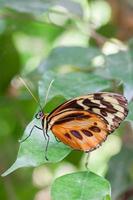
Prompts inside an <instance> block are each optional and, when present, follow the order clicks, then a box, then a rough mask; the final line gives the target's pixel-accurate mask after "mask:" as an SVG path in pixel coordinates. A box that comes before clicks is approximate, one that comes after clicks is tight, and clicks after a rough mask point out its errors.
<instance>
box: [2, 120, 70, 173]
mask: <svg viewBox="0 0 133 200" xmlns="http://www.w3.org/2000/svg"><path fill="white" fill-rule="evenodd" d="M35 124H36V125H38V126H39V127H41V124H40V120H37V119H33V121H32V122H31V123H30V124H29V125H28V126H27V128H26V130H25V133H24V136H23V139H24V138H26V136H27V135H29V133H30V130H31V128H32V127H33V126H34V125H35ZM48 134H49V136H50V142H49V146H48V152H47V157H48V159H49V160H48V161H47V160H46V159H45V147H46V142H47V141H46V140H45V138H44V136H43V132H42V131H41V130H39V129H37V128H35V129H34V131H33V132H32V134H31V136H30V137H29V138H28V139H27V140H26V141H25V142H22V143H21V144H20V148H19V152H18V156H17V159H16V161H15V162H14V164H13V165H12V166H11V167H10V168H9V169H8V170H7V171H6V172H5V173H4V174H3V176H6V175H8V174H10V173H11V172H13V171H15V170H16V169H18V168H21V167H31V166H33V167H35V166H39V165H41V164H44V163H56V162H59V161H61V160H62V159H64V158H65V157H66V156H67V155H68V154H69V153H70V152H71V149H70V148H69V147H68V146H66V145H64V144H63V143H61V142H57V141H56V139H55V137H54V135H53V134H52V133H51V132H50V131H49V132H48Z"/></svg>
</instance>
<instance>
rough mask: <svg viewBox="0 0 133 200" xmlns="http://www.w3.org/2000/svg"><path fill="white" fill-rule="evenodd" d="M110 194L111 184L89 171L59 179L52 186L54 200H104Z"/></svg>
mask: <svg viewBox="0 0 133 200" xmlns="http://www.w3.org/2000/svg"><path fill="white" fill-rule="evenodd" d="M110 193H111V188H110V184H109V182H108V181H107V180H106V179H104V178H103V177H100V176H98V175H96V174H94V173H92V172H89V171H88V172H87V171H86V172H77V173H72V174H68V175H65V176H62V177H59V178H57V179H56V180H55V182H54V183H53V185H52V200H59V199H63V200H70V199H71V200H103V199H107V198H108V197H109V196H110ZM108 199H109V198H108Z"/></svg>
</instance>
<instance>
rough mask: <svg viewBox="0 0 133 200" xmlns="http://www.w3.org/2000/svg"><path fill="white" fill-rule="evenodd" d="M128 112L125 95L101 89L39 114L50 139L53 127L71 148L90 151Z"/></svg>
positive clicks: (54, 131)
mask: <svg viewBox="0 0 133 200" xmlns="http://www.w3.org/2000/svg"><path fill="white" fill-rule="evenodd" d="M127 114H128V108H127V100H126V98H125V97H124V96H122V95H120V94H116V93H109V92H99V93H92V94H88V95H85V96H79V97H77V98H74V99H70V100H68V101H66V102H65V103H63V104H61V105H59V106H58V107H57V108H55V109H54V110H53V111H52V112H51V113H50V114H48V115H46V114H45V113H43V111H42V110H41V111H39V112H38V113H37V115H36V118H37V119H40V120H41V122H42V130H43V133H44V136H45V137H47V138H48V141H49V135H48V133H47V132H48V130H51V131H52V133H53V134H54V135H55V137H56V138H57V139H59V140H60V141H61V142H63V143H64V144H66V145H68V146H70V147H71V148H72V149H76V150H81V151H84V152H90V151H92V150H94V149H96V148H98V147H99V146H100V145H101V144H102V142H103V141H105V140H106V138H107V136H108V135H109V134H110V133H112V132H114V131H115V129H116V128H118V126H119V125H120V123H121V122H122V121H123V120H124V119H125V117H126V116H127ZM35 127H36V128H39V127H37V126H35ZM33 128H34V127H33ZM33 128H32V130H33ZM39 129H40V128H39ZM44 130H45V131H44ZM31 132H32V131H31ZM31 132H30V135H31ZM28 137H29V136H28ZM26 139H27V138H26ZM47 147H48V143H47ZM47 147H46V150H47ZM45 157H46V159H47V160H48V158H47V156H45Z"/></svg>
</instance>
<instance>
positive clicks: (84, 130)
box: [51, 110, 107, 151]
mask: <svg viewBox="0 0 133 200" xmlns="http://www.w3.org/2000/svg"><path fill="white" fill-rule="evenodd" d="M52 123H53V124H51V130H52V132H53V133H54V135H55V136H56V137H57V138H58V139H59V140H60V141H62V142H63V143H65V144H67V145H69V146H71V147H72V148H73V149H78V150H83V151H91V150H92V149H94V148H97V147H98V146H99V144H101V143H102V142H103V141H104V140H105V139H106V137H107V126H106V124H105V122H104V121H103V119H102V118H101V117H100V116H98V115H95V114H92V113H89V112H87V111H80V110H79V111H77V110H67V111H66V112H65V113H61V114H59V115H57V116H55V117H53V119H52Z"/></svg>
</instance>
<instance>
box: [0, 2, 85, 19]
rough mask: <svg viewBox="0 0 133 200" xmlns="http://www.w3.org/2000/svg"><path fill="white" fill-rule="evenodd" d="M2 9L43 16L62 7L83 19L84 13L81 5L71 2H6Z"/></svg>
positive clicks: (3, 3) (0, 4)
mask: <svg viewBox="0 0 133 200" xmlns="http://www.w3.org/2000/svg"><path fill="white" fill-rule="evenodd" d="M0 6H1V7H3V8H4V7H6V8H12V9H14V10H17V11H18V12H25V13H32V14H41V13H44V12H48V11H49V9H50V8H51V7H53V6H62V7H64V8H66V9H67V10H68V11H69V12H70V13H71V14H73V15H77V16H79V17H82V15H83V11H82V8H81V6H80V4H79V3H76V2H74V1H71V0H56V1H55V0H38V1H33V0H23V1H22V0H5V1H3V2H1V3H0Z"/></svg>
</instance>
